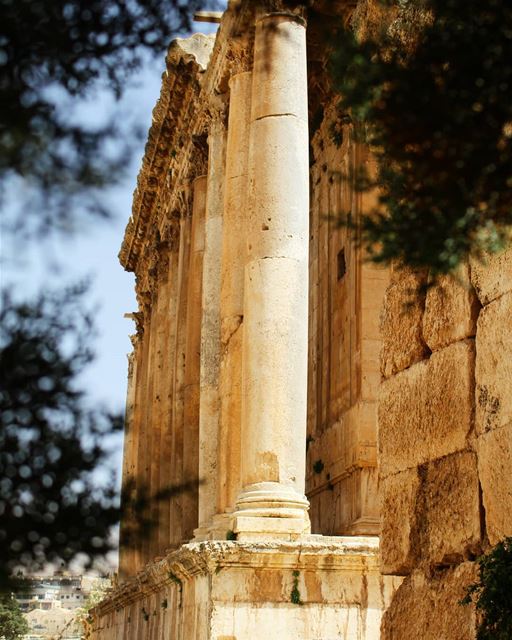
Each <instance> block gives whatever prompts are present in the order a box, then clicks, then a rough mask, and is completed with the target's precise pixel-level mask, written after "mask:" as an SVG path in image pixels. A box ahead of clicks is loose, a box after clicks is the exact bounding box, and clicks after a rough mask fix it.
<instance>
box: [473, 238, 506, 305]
mask: <svg viewBox="0 0 512 640" xmlns="http://www.w3.org/2000/svg"><path fill="white" fill-rule="evenodd" d="M470 265H471V281H472V283H473V286H474V287H475V289H476V293H477V296H478V298H479V299H480V302H481V303H482V304H484V305H485V304H489V302H492V300H495V299H496V298H498V297H499V296H501V295H503V294H504V293H508V292H510V291H512V249H510V248H509V249H506V250H505V251H502V252H501V253H497V254H492V255H487V256H485V257H484V258H483V259H482V260H477V259H475V258H472V259H471V260H470Z"/></svg>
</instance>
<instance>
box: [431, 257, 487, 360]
mask: <svg viewBox="0 0 512 640" xmlns="http://www.w3.org/2000/svg"><path fill="white" fill-rule="evenodd" d="M479 310H480V303H479V301H478V298H477V297H476V294H475V290H474V288H473V286H472V284H471V282H470V279H469V266H468V265H467V264H466V265H463V266H462V267H461V268H460V269H459V270H458V272H457V273H456V274H455V275H448V276H440V277H439V278H438V281H437V283H436V284H435V285H433V286H431V287H430V288H429V289H428V291H427V297H426V300H425V313H424V315H423V337H424V339H425V342H426V343H427V345H428V346H429V348H430V349H431V350H432V351H435V350H437V349H441V348H442V347H446V346H448V345H449V344H451V343H452V342H456V341H457V340H463V339H464V338H470V337H473V336H474V335H475V333H476V320H477V317H478V312H479Z"/></svg>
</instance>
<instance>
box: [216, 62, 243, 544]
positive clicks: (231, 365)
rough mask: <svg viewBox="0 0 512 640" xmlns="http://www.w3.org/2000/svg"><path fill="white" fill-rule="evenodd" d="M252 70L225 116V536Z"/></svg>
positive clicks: (237, 407) (234, 431) (237, 391)
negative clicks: (226, 136) (226, 126)
mask: <svg viewBox="0 0 512 640" xmlns="http://www.w3.org/2000/svg"><path fill="white" fill-rule="evenodd" d="M251 79H252V73H250V72H243V73H237V74H236V75H234V76H232V77H231V79H230V82H229V86H230V92H229V120H228V139H227V150H226V181H225V194H224V228H225V229H226V232H225V233H224V236H223V240H222V279H221V305H220V318H221V320H220V322H221V332H220V336H221V347H222V350H221V362H220V370H219V389H220V403H221V415H220V428H219V442H218V451H219V469H218V478H219V491H218V496H217V513H218V514H219V515H218V516H217V517H216V518H215V527H214V529H215V532H214V533H213V534H212V537H213V536H214V537H221V538H225V536H226V531H228V530H229V529H231V514H232V512H233V509H234V506H235V501H236V498H237V496H238V493H239V492H240V429H241V420H242V417H241V412H242V389H241V387H242V342H243V314H244V266H245V257H246V234H245V224H246V222H245V219H246V215H247V214H246V212H247V165H248V152H249V127H250V115H251V85H252V81H251Z"/></svg>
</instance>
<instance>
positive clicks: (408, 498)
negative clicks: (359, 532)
mask: <svg viewBox="0 0 512 640" xmlns="http://www.w3.org/2000/svg"><path fill="white" fill-rule="evenodd" d="M420 485H421V483H420V477H419V475H418V471H417V469H416V468H415V469H408V470H407V471H402V472H401V473H398V474H396V475H394V476H390V477H388V478H386V479H385V480H384V481H383V482H382V483H381V491H382V507H381V522H382V529H381V534H380V536H381V537H380V553H381V572H382V573H383V574H391V575H393V574H394V575H406V574H408V573H410V571H411V570H412V569H413V567H414V564H415V562H416V560H417V558H418V554H419V552H420V549H418V548H417V547H415V546H414V544H413V543H414V540H413V535H412V534H413V530H414V529H415V524H416V512H415V507H416V501H417V498H418V493H419V491H420Z"/></svg>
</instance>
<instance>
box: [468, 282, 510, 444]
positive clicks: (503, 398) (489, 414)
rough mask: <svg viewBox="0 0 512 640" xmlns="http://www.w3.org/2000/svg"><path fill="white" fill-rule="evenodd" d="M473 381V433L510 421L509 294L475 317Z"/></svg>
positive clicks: (490, 304) (489, 305)
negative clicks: (476, 322)
mask: <svg viewBox="0 0 512 640" xmlns="http://www.w3.org/2000/svg"><path fill="white" fill-rule="evenodd" d="M475 378H476V428H477V432H478V433H483V432H484V431H488V430H489V429H495V428H497V427H500V426H503V425H505V424H509V423H510V422H512V292H511V293H507V294H505V295H503V296H501V297H500V298H498V299H497V300H494V301H493V302H491V303H489V304H488V305H487V306H486V307H484V309H482V312H481V313H480V316H479V317H478V330H477V337H476V368H475Z"/></svg>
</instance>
